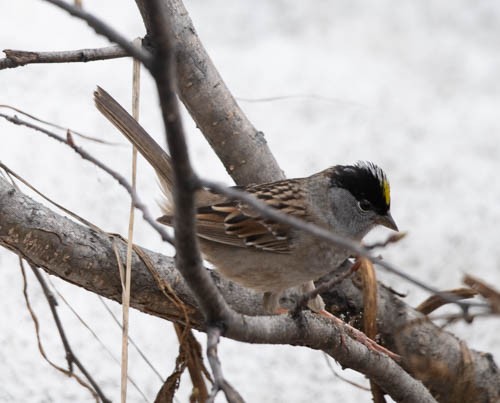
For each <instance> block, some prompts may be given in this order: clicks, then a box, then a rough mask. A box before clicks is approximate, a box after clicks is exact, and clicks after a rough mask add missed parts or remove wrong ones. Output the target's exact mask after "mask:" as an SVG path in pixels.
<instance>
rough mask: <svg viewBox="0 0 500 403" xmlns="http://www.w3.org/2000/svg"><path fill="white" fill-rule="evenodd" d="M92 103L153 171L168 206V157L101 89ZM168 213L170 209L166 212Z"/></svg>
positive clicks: (169, 198)
mask: <svg viewBox="0 0 500 403" xmlns="http://www.w3.org/2000/svg"><path fill="white" fill-rule="evenodd" d="M94 102H95V105H96V107H97V109H98V110H99V112H101V113H102V114H103V115H104V117H105V118H106V119H108V120H109V121H110V122H111V123H113V125H114V126H115V127H116V128H117V129H118V130H119V131H120V132H121V133H122V134H123V135H124V136H125V137H127V139H128V140H129V141H130V142H131V143H132V144H134V145H135V146H136V147H137V150H138V151H139V152H140V153H141V155H142V156H143V157H144V158H145V159H146V160H147V161H148V162H149V163H150V164H151V166H152V167H153V168H154V169H155V171H156V173H157V175H158V178H159V180H160V185H161V188H162V191H163V195H164V196H165V198H166V200H165V201H164V202H162V204H161V205H162V209H163V207H164V206H165V207H167V206H170V200H172V197H171V193H172V189H173V183H174V182H173V176H172V162H171V159H170V156H169V155H168V154H167V153H166V152H165V151H164V150H163V149H162V147H161V146H160V145H159V144H158V143H157V142H156V141H155V140H154V139H153V138H152V137H151V136H150V135H149V134H148V132H146V130H144V128H143V127H142V126H141V125H140V124H139V123H138V122H137V120H135V119H134V118H133V117H132V116H131V115H130V114H129V113H128V112H127V111H126V110H125V109H124V108H123V107H122V106H121V105H120V104H119V103H118V102H117V101H116V100H115V99H114V98H113V97H112V96H111V95H109V94H108V93H107V92H106V91H105V90H103V89H102V88H101V87H97V90H96V91H95V92H94ZM164 211H165V212H166V211H170V207H169V209H168V210H165V209H164Z"/></svg>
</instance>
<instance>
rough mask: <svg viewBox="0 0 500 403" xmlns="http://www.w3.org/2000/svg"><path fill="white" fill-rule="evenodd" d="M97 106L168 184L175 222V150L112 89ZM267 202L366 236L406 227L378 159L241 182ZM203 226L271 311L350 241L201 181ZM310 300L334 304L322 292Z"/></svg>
mask: <svg viewBox="0 0 500 403" xmlns="http://www.w3.org/2000/svg"><path fill="white" fill-rule="evenodd" d="M94 101H95V105H96V107H97V109H98V110H99V111H100V112H101V113H102V114H103V115H104V116H105V117H106V118H107V119H108V120H109V121H110V122H111V123H113V124H114V126H116V127H117V128H118V129H119V131H120V132H121V133H122V134H123V135H125V137H127V139H128V140H129V141H130V142H131V143H132V144H134V145H135V146H136V147H137V149H138V151H139V152H140V153H141V154H142V155H143V156H144V157H145V159H146V160H147V161H148V162H149V163H150V164H151V166H152V167H153V168H154V169H155V170H156V173H157V175H158V177H159V181H160V185H161V187H162V190H163V195H164V200H163V202H162V203H161V208H162V213H163V215H162V216H161V217H160V218H159V219H158V221H159V222H160V223H162V224H165V225H167V226H173V211H174V209H175V206H173V205H172V202H171V200H172V188H173V174H172V162H171V159H170V156H169V155H168V154H167V153H166V152H165V151H164V150H163V148H162V147H161V146H160V145H159V144H158V143H157V142H156V141H155V140H154V139H153V138H152V137H151V136H150V135H149V134H148V133H147V132H146V130H145V129H144V128H143V127H142V126H141V125H140V124H139V123H138V122H137V121H136V120H135V119H134V118H133V117H132V116H131V115H130V114H129V113H128V112H127V111H126V110H125V109H124V108H123V107H122V106H121V105H120V104H119V103H118V102H117V101H116V100H115V99H114V98H113V97H112V96H111V95H109V94H108V93H107V92H106V91H105V90H103V89H102V88H100V87H97V90H96V91H95V92H94ZM239 188H240V189H241V190H243V191H245V192H247V193H249V194H251V195H253V196H254V197H256V198H257V199H258V200H260V201H262V202H263V203H265V204H266V205H267V206H270V207H272V208H275V209H277V210H279V211H281V212H282V213H284V214H288V215H290V216H294V217H297V218H299V219H302V220H304V221H306V222H310V223H313V224H316V225H318V226H320V227H322V228H325V229H327V230H329V231H332V232H333V233H335V234H337V235H339V236H342V237H345V238H347V239H350V240H354V241H359V242H361V240H362V239H363V237H364V236H365V235H366V234H367V233H368V232H369V231H370V230H371V229H373V228H374V227H376V226H379V225H380V226H384V227H387V228H389V229H391V230H394V231H398V227H397V225H396V222H395V220H394V219H393V217H392V215H391V211H390V206H391V196H390V185H389V181H388V179H387V176H386V174H385V172H384V171H383V170H382V169H381V168H380V167H379V166H377V165H376V164H374V163H372V162H366V161H360V162H356V163H354V164H352V165H334V166H331V167H329V168H327V169H324V170H322V171H320V172H318V173H315V174H313V175H311V176H307V177H303V178H295V179H284V180H279V181H275V182H270V183H261V184H251V185H248V186H242V187H239ZM195 196H196V197H195V200H196V201H195V208H196V213H195V214H196V234H197V237H198V239H199V244H200V249H201V252H202V254H203V256H204V258H205V259H206V260H207V261H208V262H210V263H212V264H213V265H214V267H215V268H216V269H217V270H218V271H219V272H220V273H221V274H222V275H223V276H224V277H226V278H227V279H229V280H231V281H234V282H236V283H238V284H240V285H242V286H244V287H247V288H250V289H253V290H255V291H257V292H260V293H262V294H263V307H264V310H265V311H266V312H267V313H270V314H272V313H279V312H282V310H283V308H281V306H280V298H281V297H282V296H283V294H284V293H285V292H286V291H287V290H290V289H295V290H298V292H299V293H300V294H305V293H308V292H310V291H312V290H314V288H315V286H314V281H315V280H318V279H319V278H321V277H322V276H324V275H326V274H328V273H330V272H332V271H334V270H335V269H337V268H338V267H340V266H341V265H342V264H343V263H344V262H345V261H346V260H347V259H348V258H350V257H351V255H352V253H351V251H350V250H349V249H347V248H345V247H341V246H338V245H335V244H332V243H329V242H327V241H323V240H319V239H317V238H316V237H314V236H313V235H311V234H309V233H307V232H305V231H302V230H300V229H296V228H294V227H292V226H290V225H287V224H283V223H280V222H278V221H275V220H271V219H269V218H266V217H263V216H262V215H261V214H260V213H259V212H258V211H256V210H255V209H254V208H252V207H251V206H249V205H247V204H245V202H243V201H241V200H234V199H229V198H227V197H225V196H223V195H220V194H216V193H213V192H211V191H210V190H208V189H201V190H199V191H197V193H196V195H195ZM307 305H308V308H309V309H311V310H312V311H314V312H320V313H321V312H326V311H325V304H324V302H323V300H322V298H321V296H320V295H317V296H316V297H314V298H312V299H310V300H309V301H308V303H307Z"/></svg>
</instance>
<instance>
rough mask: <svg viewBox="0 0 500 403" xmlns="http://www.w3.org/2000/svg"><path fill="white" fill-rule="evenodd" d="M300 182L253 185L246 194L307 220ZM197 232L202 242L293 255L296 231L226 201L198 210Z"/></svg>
mask: <svg viewBox="0 0 500 403" xmlns="http://www.w3.org/2000/svg"><path fill="white" fill-rule="evenodd" d="M299 181H300V179H297V180H285V181H280V182H274V183H271V184H262V185H254V186H250V187H248V188H246V189H245V190H246V191H247V192H249V193H251V194H253V195H254V196H255V197H257V198H258V199H259V200H262V201H263V202H265V203H266V204H267V205H268V206H270V207H273V208H276V209H278V210H280V211H282V212H284V213H285V214H290V215H294V216H297V217H305V216H306V215H307V211H306V209H305V207H304V206H305V205H306V203H305V200H304V198H305V197H306V194H305V191H304V190H303V187H302V186H300V182H299ZM160 222H163V223H164V224H167V225H171V223H172V219H171V217H170V216H163V217H162V218H160ZM196 231H197V233H198V236H199V237H201V238H203V239H206V240H209V241H212V242H217V243H221V244H226V245H230V246H236V247H241V248H245V247H246V248H248V247H252V248H256V249H260V250H265V251H270V252H275V253H290V252H291V249H292V247H293V246H292V240H293V231H292V228H291V227H290V226H288V225H286V224H282V223H279V222H276V221H274V220H270V219H266V218H263V217H262V216H261V215H260V214H259V213H258V212H257V211H255V210H254V209H253V208H251V207H250V206H248V205H246V204H244V203H243V202H241V201H237V200H236V201H230V200H224V201H221V202H219V203H214V204H212V205H208V206H201V207H198V209H197V214H196Z"/></svg>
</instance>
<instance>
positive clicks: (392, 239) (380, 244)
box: [363, 232, 407, 249]
mask: <svg viewBox="0 0 500 403" xmlns="http://www.w3.org/2000/svg"><path fill="white" fill-rule="evenodd" d="M406 235H407V233H406V232H395V233H394V234H391V235H390V236H388V237H387V239H386V240H385V241H382V242H375V243H371V244H364V245H363V246H364V247H365V248H366V249H375V248H385V247H386V246H387V245H389V244H391V243H396V242H399V241H401V240H402V239H403V238H404V237H406Z"/></svg>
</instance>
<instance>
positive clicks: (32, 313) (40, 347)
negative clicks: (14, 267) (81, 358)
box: [19, 258, 99, 402]
mask: <svg viewBox="0 0 500 403" xmlns="http://www.w3.org/2000/svg"><path fill="white" fill-rule="evenodd" d="M19 265H20V267H21V273H22V276H23V294H24V300H25V302H26V307H27V308H28V311H29V313H30V316H31V319H32V320H33V324H34V325H35V334H36V339H37V343H38V350H39V351H40V354H41V355H42V357H43V359H44V360H45V361H46V362H48V363H49V365H50V366H51V367H52V368H54V369H56V370H57V371H59V372H61V373H62V374H64V375H66V376H68V377H70V378H74V379H75V380H76V381H77V382H78V383H79V384H80V385H82V386H83V387H84V388H86V389H87V390H88V391H89V392H90V393H91V394H92V396H93V397H94V399H95V400H96V402H98V401H99V395H98V394H97V393H96V391H95V390H94V389H93V388H92V386H91V385H89V384H88V383H87V382H85V381H84V380H83V379H81V378H80V377H79V376H78V375H77V374H75V373H74V372H73V371H72V370H70V369H64V368H62V367H60V366H59V365H57V364H55V363H54V362H52V361H51V360H50V359H49V357H48V356H47V354H46V353H45V349H44V348H43V345H42V340H41V338H40V323H39V322H38V318H37V316H36V314H35V311H33V308H32V307H31V303H30V300H29V297H28V282H27V279H26V270H25V269H24V263H23V260H22V259H21V258H19Z"/></svg>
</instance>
